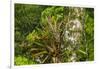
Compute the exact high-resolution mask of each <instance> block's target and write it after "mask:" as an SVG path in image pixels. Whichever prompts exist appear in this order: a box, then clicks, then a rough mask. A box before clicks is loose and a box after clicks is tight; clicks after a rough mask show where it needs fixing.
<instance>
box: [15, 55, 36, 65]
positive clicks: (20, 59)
mask: <svg viewBox="0 0 100 69" xmlns="http://www.w3.org/2000/svg"><path fill="white" fill-rule="evenodd" d="M14 62H15V65H28V64H36V62H34V61H32V60H29V59H27V58H25V57H22V56H17V57H15V61H14Z"/></svg>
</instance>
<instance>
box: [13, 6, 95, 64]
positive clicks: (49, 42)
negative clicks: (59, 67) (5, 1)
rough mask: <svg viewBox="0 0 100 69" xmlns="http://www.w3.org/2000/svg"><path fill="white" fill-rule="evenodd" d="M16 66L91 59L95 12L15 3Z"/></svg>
mask: <svg viewBox="0 0 100 69" xmlns="http://www.w3.org/2000/svg"><path fill="white" fill-rule="evenodd" d="M14 34H15V35H14V37H15V43H14V48H15V55H14V57H15V58H14V63H15V65H28V64H45V63H65V62H80V61H93V60H94V9H93V8H82V7H63V6H45V5H42V6H41V5H31V4H15V29H14Z"/></svg>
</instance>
